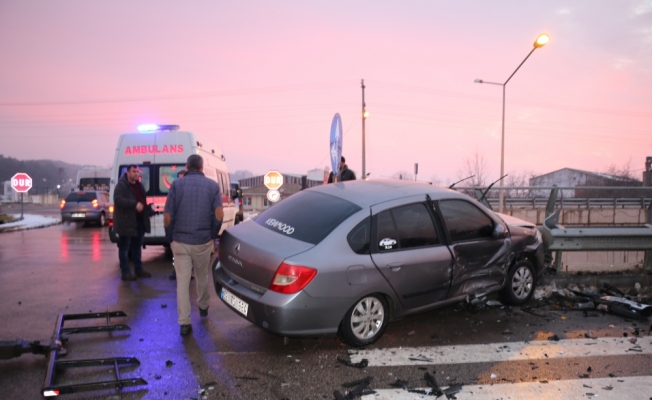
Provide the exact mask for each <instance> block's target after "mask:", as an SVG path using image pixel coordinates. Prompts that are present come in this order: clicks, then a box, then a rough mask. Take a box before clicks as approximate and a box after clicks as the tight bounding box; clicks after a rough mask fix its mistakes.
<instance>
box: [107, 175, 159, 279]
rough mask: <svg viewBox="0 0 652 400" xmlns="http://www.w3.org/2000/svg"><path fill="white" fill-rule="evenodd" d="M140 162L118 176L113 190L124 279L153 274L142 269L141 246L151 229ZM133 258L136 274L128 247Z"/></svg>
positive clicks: (119, 255) (114, 219) (116, 227)
mask: <svg viewBox="0 0 652 400" xmlns="http://www.w3.org/2000/svg"><path fill="white" fill-rule="evenodd" d="M138 174H139V170H138V166H137V165H135V164H131V165H129V166H128V167H127V171H126V172H125V174H124V175H123V176H122V178H120V179H119V180H118V183H117V184H116V185H115V190H114V192H113V204H114V206H115V211H114V212H113V231H114V232H115V233H116V234H117V235H118V257H119V259H120V272H121V273H122V280H123V281H135V280H136V277H138V278H149V277H151V276H152V274H150V273H149V272H147V271H145V270H144V269H143V262H142V259H141V248H142V245H143V237H144V236H145V233H149V232H150V231H151V226H150V222H149V214H148V213H147V209H146V204H147V201H146V195H145V187H144V186H143V184H142V183H140V182H139V179H138V178H139V175H138ZM130 249H131V258H132V260H133V262H134V274H132V273H131V271H130V269H129V255H128V254H129V250H130Z"/></svg>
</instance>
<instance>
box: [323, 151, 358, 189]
mask: <svg viewBox="0 0 652 400" xmlns="http://www.w3.org/2000/svg"><path fill="white" fill-rule="evenodd" d="M338 175H339V176H338V182H345V181H354V180H355V172H353V171H351V170H350V169H349V166H348V165H346V159H345V158H344V156H342V159H341V162H340V173H339V174H338ZM333 176H334V175H333V171H331V173H330V174H329V175H328V183H333Z"/></svg>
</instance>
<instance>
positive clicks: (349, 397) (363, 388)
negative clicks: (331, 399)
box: [333, 376, 376, 400]
mask: <svg viewBox="0 0 652 400" xmlns="http://www.w3.org/2000/svg"><path fill="white" fill-rule="evenodd" d="M373 379H374V378H373V377H372V376H368V377H366V378H364V379H360V380H357V381H353V382H346V383H343V384H342V387H347V388H348V387H354V389H353V390H351V391H349V392H348V393H346V395H344V394H342V393H341V392H340V391H338V390H336V391H334V392H333V395H334V396H335V399H336V400H353V399H357V398H359V397H362V396H366V395H370V394H375V393H376V392H375V391H373V390H372V389H371V388H370V387H369V385H370V384H371V381H372V380H373Z"/></svg>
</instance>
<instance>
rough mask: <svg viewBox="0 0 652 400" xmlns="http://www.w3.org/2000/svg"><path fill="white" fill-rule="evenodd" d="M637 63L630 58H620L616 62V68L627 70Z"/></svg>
mask: <svg viewBox="0 0 652 400" xmlns="http://www.w3.org/2000/svg"><path fill="white" fill-rule="evenodd" d="M634 62H635V61H634V60H632V59H629V58H625V57H618V58H616V59H615V60H614V64H613V66H614V68H615V69H624V68H627V67H628V66H629V65H631V64H633V63H634Z"/></svg>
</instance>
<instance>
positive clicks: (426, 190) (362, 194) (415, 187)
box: [310, 179, 470, 208]
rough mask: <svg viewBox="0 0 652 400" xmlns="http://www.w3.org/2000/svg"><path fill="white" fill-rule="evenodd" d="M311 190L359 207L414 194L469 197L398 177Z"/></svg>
mask: <svg viewBox="0 0 652 400" xmlns="http://www.w3.org/2000/svg"><path fill="white" fill-rule="evenodd" d="M310 190H311V191H315V192H320V193H324V194H328V195H331V196H336V197H339V198H341V199H344V200H348V201H350V202H351V203H354V204H357V205H358V206H360V207H363V208H364V207H370V206H372V205H374V204H379V203H384V202H386V201H391V200H397V199H401V198H404V197H409V196H416V195H420V194H422V195H424V199H425V195H426V194H428V195H430V198H431V199H433V200H438V199H442V198H462V199H467V200H468V199H470V198H469V196H467V195H464V194H462V193H459V192H457V191H455V190H453V189H449V188H441V187H437V186H432V185H430V184H428V183H423V182H415V181H407V180H399V179H374V180H355V181H346V182H339V183H332V184H327V185H320V186H316V187H313V188H311V189H310Z"/></svg>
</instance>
